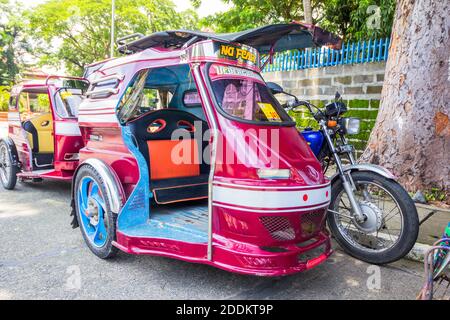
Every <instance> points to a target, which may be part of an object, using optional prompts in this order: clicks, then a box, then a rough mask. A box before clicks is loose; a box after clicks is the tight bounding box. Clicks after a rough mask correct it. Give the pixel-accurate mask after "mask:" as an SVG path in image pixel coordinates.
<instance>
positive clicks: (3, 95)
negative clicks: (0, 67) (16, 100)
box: [0, 86, 11, 111]
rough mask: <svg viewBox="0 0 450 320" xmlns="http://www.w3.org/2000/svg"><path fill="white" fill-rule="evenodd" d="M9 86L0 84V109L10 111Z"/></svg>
mask: <svg viewBox="0 0 450 320" xmlns="http://www.w3.org/2000/svg"><path fill="white" fill-rule="evenodd" d="M10 89H11V88H10V87H9V86H0V111H8V102H9V90H10Z"/></svg>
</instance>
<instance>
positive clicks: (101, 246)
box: [74, 165, 118, 259]
mask: <svg viewBox="0 0 450 320" xmlns="http://www.w3.org/2000/svg"><path fill="white" fill-rule="evenodd" d="M74 193H75V194H74V199H75V212H76V217H77V220H78V224H79V226H80V229H81V233H82V235H83V238H84V240H85V241H86V244H87V245H88V247H89V249H90V250H91V251H92V252H93V253H94V254H95V255H96V256H98V257H99V258H101V259H108V258H112V257H114V256H115V255H116V254H117V252H118V249H117V248H116V247H114V246H113V244H112V243H113V241H114V239H115V237H116V220H117V215H116V214H115V213H113V212H112V211H111V208H110V204H109V199H108V195H107V192H106V188H105V183H104V181H103V179H102V177H101V176H100V175H99V174H98V173H97V171H96V170H95V169H94V168H93V167H92V166H90V165H84V166H82V167H81V168H80V169H79V171H78V173H77V176H76V178H75V187H74Z"/></svg>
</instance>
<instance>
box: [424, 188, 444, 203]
mask: <svg viewBox="0 0 450 320" xmlns="http://www.w3.org/2000/svg"><path fill="white" fill-rule="evenodd" d="M424 195H425V199H426V200H427V202H428V201H444V200H446V198H447V196H448V194H447V192H446V191H445V190H444V189H442V188H438V187H433V188H431V189H430V190H427V191H425V194H424Z"/></svg>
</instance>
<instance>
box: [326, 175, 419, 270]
mask: <svg viewBox="0 0 450 320" xmlns="http://www.w3.org/2000/svg"><path fill="white" fill-rule="evenodd" d="M351 176H352V178H353V181H354V183H355V185H356V187H357V190H356V191H355V196H356V198H357V200H358V202H359V203H360V205H361V209H362V210H363V213H364V214H365V215H366V217H367V219H366V221H365V222H363V223H358V222H356V221H355V220H354V219H350V218H348V216H351V206H350V203H349V201H348V198H347V199H346V193H345V190H344V187H343V185H342V181H341V179H338V180H337V181H335V182H334V183H333V185H332V187H331V204H330V212H329V213H328V218H327V221H328V226H329V228H330V230H331V232H332V234H333V235H334V237H335V239H336V241H337V242H338V243H339V245H340V246H341V247H342V248H343V249H344V251H345V252H347V253H348V254H350V255H351V256H353V257H355V258H357V259H359V260H362V261H365V262H368V263H372V264H387V263H391V262H394V261H397V260H399V259H401V258H403V257H404V256H405V255H406V254H408V252H409V251H410V250H411V249H412V247H413V246H414V244H415V242H416V240H417V236H418V233H419V218H418V215H417V210H416V207H415V205H414V202H413V201H412V199H411V198H410V196H409V195H408V193H407V192H406V191H405V189H403V187H402V186H401V185H400V184H398V183H397V182H395V181H393V180H390V179H387V178H385V177H383V176H381V175H379V174H376V173H373V172H360V171H355V172H352V173H351ZM336 212H339V213H340V214H337V213H336ZM344 215H345V216H344ZM397 231H398V232H397Z"/></svg>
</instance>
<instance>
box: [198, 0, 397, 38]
mask: <svg viewBox="0 0 450 320" xmlns="http://www.w3.org/2000/svg"><path fill="white" fill-rule="evenodd" d="M194 1H195V2H196V3H197V4H198V3H199V2H200V1H199V0H194ZM223 1H224V2H227V3H232V4H233V7H231V9H230V10H228V11H226V12H223V13H218V14H215V15H211V16H208V17H206V18H204V19H202V21H201V24H202V26H204V27H207V28H212V29H214V30H215V31H216V32H235V31H240V30H245V29H249V28H254V27H257V26H262V25H265V24H269V23H277V22H290V21H293V20H297V21H302V20H303V5H302V0H291V1H288V0H284V1H280V0H252V1H250V0H223ZM312 11H313V22H314V23H315V24H318V25H320V26H322V27H324V28H325V29H327V30H329V31H332V32H335V33H337V34H339V35H341V36H343V37H344V38H345V39H347V40H359V39H368V38H375V37H387V36H389V34H390V32H391V28H392V22H393V18H394V11H395V0H315V1H312Z"/></svg>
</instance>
